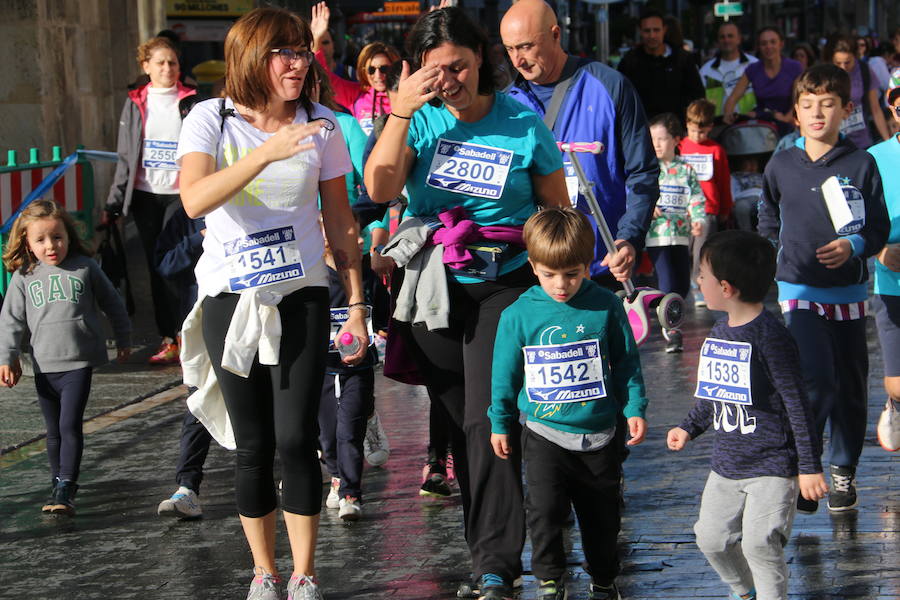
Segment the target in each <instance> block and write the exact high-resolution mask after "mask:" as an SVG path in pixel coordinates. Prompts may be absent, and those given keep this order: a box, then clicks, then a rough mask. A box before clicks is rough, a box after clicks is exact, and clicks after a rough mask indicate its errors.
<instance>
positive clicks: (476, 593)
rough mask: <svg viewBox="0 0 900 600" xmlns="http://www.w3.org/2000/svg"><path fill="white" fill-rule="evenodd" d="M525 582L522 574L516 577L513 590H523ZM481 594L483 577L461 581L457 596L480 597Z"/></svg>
mask: <svg viewBox="0 0 900 600" xmlns="http://www.w3.org/2000/svg"><path fill="white" fill-rule="evenodd" d="M523 584H524V580H523V579H522V577H521V576H519V577H516V579H515V581H513V592H515V591H516V590H518V591H519V592H521V591H522V585H523ZM480 596H481V579H478V580H477V581H475V582H474V583H469V582H466V583H461V584H459V587H458V588H457V589H456V597H457V598H479V597H480Z"/></svg>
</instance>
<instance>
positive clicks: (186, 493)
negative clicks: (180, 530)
mask: <svg viewBox="0 0 900 600" xmlns="http://www.w3.org/2000/svg"><path fill="white" fill-rule="evenodd" d="M156 514H158V515H159V516H161V517H176V518H179V519H196V518H198V517H200V516H203V509H201V508H200V498H198V497H197V493H196V492H194V490H190V489H188V488H186V487H184V486H181V487H179V488H178V489H177V490H175V493H174V494H172V497H171V498H166V499H165V500H163V501H162V502H160V503H159V508H157V509H156Z"/></svg>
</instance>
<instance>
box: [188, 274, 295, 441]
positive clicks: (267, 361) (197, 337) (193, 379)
mask: <svg viewBox="0 0 900 600" xmlns="http://www.w3.org/2000/svg"><path fill="white" fill-rule="evenodd" d="M297 289H299V287H298V286H297V284H296V282H294V281H291V282H286V283H284V284H275V285H271V286H266V287H265V288H261V289H248V290H244V291H243V292H241V294H240V298H239V299H238V303H237V306H236V307H235V309H234V314H233V315H232V316H231V323H230V324H229V326H228V333H226V334H225V350H224V352H223V354H222V368H223V369H226V370H228V371H230V372H232V373H234V374H235V375H239V376H240V377H247V376H248V375H249V374H250V369H251V368H252V367H253V359H254V357H255V356H256V354H257V352H258V353H259V362H260V364H263V365H277V364H278V356H279V352H280V349H281V315H280V314H279V312H278V303H279V302H281V299H282V298H283V297H284V296H285V295H287V294H289V293H291V292H293V291H295V290H297ZM204 299H205V296H204V297H201V298H198V299H197V303H196V304H194V308H192V309H191V312H190V314H188V316H187V318H186V319H185V320H184V325H183V326H182V330H181V368H182V371H183V378H184V383H185V384H186V385H189V386H194V387H196V388H197V391H195V392H194V393H193V394H191V395H190V397H189V398H188V399H187V405H188V409H189V410H190V411H191V413H192V414H193V415H194V416H195V417H197V420H198V421H200V422H201V423H203V426H204V427H206V429H207V430H208V431H209V433H210V435H212V437H213V438H214V439H215V440H216V441H217V442H218V443H219V444H221V445H222V446H224V447H225V448H227V449H229V450H234V449H235V448H236V445H235V441H234V430H233V429H232V427H231V420H230V419H229V418H228V410H227V409H226V408H225V398H224V397H223V396H222V390H221V389H220V388H219V382H218V380H217V379H216V373H215V371H214V370H213V366H212V361H211V360H210V358H209V354H208V353H207V351H206V343H205V342H204V341H203V300H204Z"/></svg>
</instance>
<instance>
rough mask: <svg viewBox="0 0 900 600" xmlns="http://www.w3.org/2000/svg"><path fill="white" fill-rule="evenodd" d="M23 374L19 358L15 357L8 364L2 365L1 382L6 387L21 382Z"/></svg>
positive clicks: (0, 366) (0, 370)
mask: <svg viewBox="0 0 900 600" xmlns="http://www.w3.org/2000/svg"><path fill="white" fill-rule="evenodd" d="M21 376H22V365H21V364H19V359H18V358H14V359H13V360H12V362H11V363H10V364H8V365H0V383H2V384H3V385H5V386H6V387H10V388H11V387H12V386H14V385H16V384H17V383H19V378H20V377H21Z"/></svg>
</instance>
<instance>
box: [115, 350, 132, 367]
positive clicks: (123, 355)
mask: <svg viewBox="0 0 900 600" xmlns="http://www.w3.org/2000/svg"><path fill="white" fill-rule="evenodd" d="M129 356H131V348H119V349H118V350H116V362H117V363H119V364H120V365H121V364H123V363H125V361H127V360H128V357H129Z"/></svg>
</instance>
